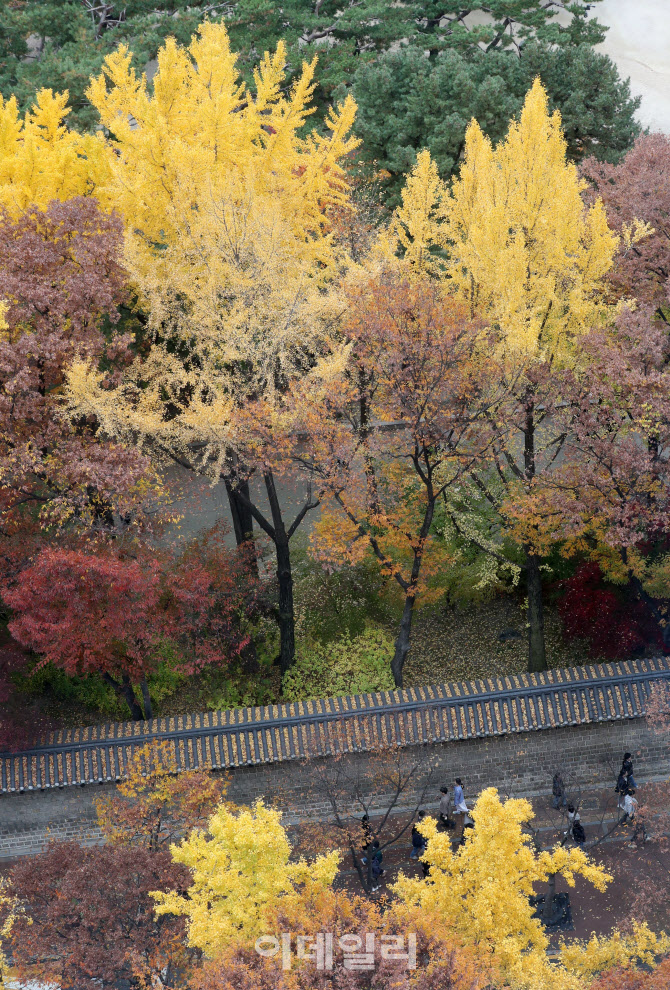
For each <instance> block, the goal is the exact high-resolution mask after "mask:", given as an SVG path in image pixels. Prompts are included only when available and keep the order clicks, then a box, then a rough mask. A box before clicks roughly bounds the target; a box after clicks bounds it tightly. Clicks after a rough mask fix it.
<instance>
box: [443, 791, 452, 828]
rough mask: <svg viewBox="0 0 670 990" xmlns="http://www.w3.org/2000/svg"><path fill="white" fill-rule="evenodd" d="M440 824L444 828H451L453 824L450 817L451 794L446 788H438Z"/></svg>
mask: <svg viewBox="0 0 670 990" xmlns="http://www.w3.org/2000/svg"><path fill="white" fill-rule="evenodd" d="M440 794H441V795H442V797H441V798H440V822H441V823H442V825H443V826H444V827H445V828H453V827H454V822H453V820H452V817H451V809H452V803H451V794H450V793H449V788H448V787H440Z"/></svg>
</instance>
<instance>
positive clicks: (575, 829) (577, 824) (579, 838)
mask: <svg viewBox="0 0 670 990" xmlns="http://www.w3.org/2000/svg"><path fill="white" fill-rule="evenodd" d="M572 838H573V840H574V841H575V842H576V843H577V845H578V846H581V845H583V844H584V843H585V842H586V832H585V831H584V826H583V825H582V823H581V821H580V820H579V814H578V815H577V817H576V819H575V821H574V822H573V824H572Z"/></svg>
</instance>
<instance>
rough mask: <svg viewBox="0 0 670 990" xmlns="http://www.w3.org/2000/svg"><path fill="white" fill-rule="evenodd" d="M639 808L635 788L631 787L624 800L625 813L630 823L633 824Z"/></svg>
mask: <svg viewBox="0 0 670 990" xmlns="http://www.w3.org/2000/svg"><path fill="white" fill-rule="evenodd" d="M637 807H638V805H637V801H636V799H635V790H634V788H632V787H629V788H628V790H627V791H626V793H625V795H624V799H623V811H624V812H625V814H626V817H627V818H628V821H629V822H632V821H633V819H634V818H635V812H636V811H637Z"/></svg>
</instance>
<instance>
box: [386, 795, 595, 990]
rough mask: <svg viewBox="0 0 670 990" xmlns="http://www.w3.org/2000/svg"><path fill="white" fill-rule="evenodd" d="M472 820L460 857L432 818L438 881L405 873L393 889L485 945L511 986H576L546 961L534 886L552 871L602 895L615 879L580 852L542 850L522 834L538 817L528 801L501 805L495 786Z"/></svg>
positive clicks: (431, 852)
mask: <svg viewBox="0 0 670 990" xmlns="http://www.w3.org/2000/svg"><path fill="white" fill-rule="evenodd" d="M472 816H473V818H474V821H475V828H474V829H472V830H471V833H470V834H469V835H468V837H467V840H466V843H465V846H463V847H460V848H459V849H458V850H457V851H456V852H455V853H454V852H453V851H452V848H451V837H450V836H449V834H448V833H445V832H438V831H437V823H436V822H435V820H434V819H427V820H426V821H425V822H424V823H423V824H422V826H421V831H422V832H423V834H424V835H425V836H426V837H427V838H428V840H429V842H428V848H427V851H426V852H425V853H424V856H423V859H424V860H425V861H426V862H427V863H429V864H430V867H431V871H430V878H431V881H432V883H428V884H427V883H425V882H424V881H423V879H418V878H417V879H409V878H408V877H405V876H403V875H401V876H400V877H399V879H398V882H397V883H396V884H395V886H394V888H393V889H394V890H395V892H396V893H397V894H398V896H399V897H400V899H401V900H402V901H403V902H404V903H405V904H406V905H408V907H409V908H410V909H412V908H414V909H415V908H419V909H420V910H421V912H423V913H433V914H435V915H437V916H438V917H440V918H442V919H443V920H444V921H445V922H448V923H449V924H451V925H452V926H453V928H454V930H455V932H456V933H457V934H459V935H461V936H462V937H463V938H464V939H465V940H466V941H467V942H471V943H474V944H475V945H478V946H482V947H485V946H487V947H488V948H489V950H490V952H491V953H492V955H493V957H494V959H495V961H496V963H497V965H499V966H500V967H501V971H502V973H503V974H504V976H505V978H506V979H507V980H508V981H509V984H510V985H511V986H514V987H519V988H521V987H527V988H528V990H545V988H546V990H553V988H558V987H566V988H568V987H572V986H573V985H574V986H575V987H576V985H577V984H573V983H572V982H571V978H569V977H568V975H567V974H565V980H564V981H563V982H562V983H561V982H560V979H561V978H562V977H560V978H559V973H558V972H557V971H556V970H555V969H553V968H552V967H551V966H550V965H549V964H548V962H547V959H546V950H547V946H548V944H549V942H548V939H547V936H546V935H545V932H544V929H543V926H542V924H541V922H540V921H538V920H537V919H536V918H533V908H532V907H531V906H530V903H529V900H528V898H529V897H530V896H531V894H533V893H534V885H535V884H536V883H538V882H540V881H545V880H547V879H548V877H549V875H550V874H552V873H560V874H561V875H562V876H563V877H564V878H565V880H566V881H567V883H568V884H569V885H570V886H574V882H575V880H574V878H575V876H576V875H578V874H579V875H581V876H584V877H586V879H587V880H589V881H590V882H591V883H593V884H594V885H595V886H596V887H597V888H598V889H599V890H603V889H604V888H605V885H606V884H607V883H608V882H609V880H610V879H611V878H610V876H609V875H608V874H607V873H606V872H605V870H603V869H602V867H600V866H597V865H595V864H593V863H591V862H590V861H589V859H588V857H587V856H586V855H585V853H584V852H583V851H582V850H581V849H577V848H572V849H566V848H562V847H559V848H557V849H555V850H553V851H552V852H548V851H543V852H541V853H539V854H538V853H536V852H535V850H534V848H533V844H532V840H531V837H530V836H529V835H528V834H525V833H524V832H523V826H524V824H525V823H526V822H528V821H530V819H531V818H532V817H533V809H532V806H531V805H530V803H529V802H528V801H525V800H518V799H513V800H508V801H505V802H502V801H501V800H500V798H499V797H498V792H497V791H496V790H495V788H492V787H490V788H488V789H486V790H484V791H483V792H482V793H481V794H480V796H479V798H478V800H477V803H476V804H475V806H474V809H473V811H472Z"/></svg>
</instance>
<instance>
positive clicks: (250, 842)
mask: <svg viewBox="0 0 670 990" xmlns="http://www.w3.org/2000/svg"><path fill="white" fill-rule="evenodd" d="M170 848H171V852H172V857H173V859H174V860H175V862H177V863H184V864H185V865H186V866H188V867H189V868H190V870H191V872H192V874H193V885H192V886H191V887H190V888H189V889H188V891H187V894H186V896H185V897H182V896H181V895H180V894H178V893H177V892H175V891H173V892H171V893H169V894H163V893H160V892H157V893H155V894H153V895H152V896H153V897H154V898H155V899H156V901H157V904H158V907H157V908H156V910H157V913H158V914H178V915H185V916H186V918H187V924H188V939H189V944H190V945H192V946H194V947H195V948H198V949H202V951H203V952H205V953H206V954H207V955H208V956H210V957H216V955H217V954H220V953H221V952H223V951H224V950H225V948H226V947H227V946H229V945H230V944H231V943H235V942H241V943H244V944H253V942H254V940H255V939H256V938H257V936H258V935H261V934H263V932H264V931H265V930H266V926H267V923H268V918H269V914H268V913H269V912H270V913H271V912H272V911H273V910H274V909H276V908H277V907H278V906H279V904H280V902H281V903H285V902H286V901H287V900H288V901H289V902H292V901H293V900H295V899H297V898H299V897H300V896H301V889H302V888H305V889H306V890H307V891H310V890H316V889H318V888H323V887H329V886H330V885H331V884H332V882H333V879H334V877H335V874H336V872H337V865H338V862H339V853H337V852H331V853H329V854H328V855H327V856H318V857H317V858H316V860H315V861H314V863H312V864H308V863H307V862H305V860H302V859H301V860H299V861H297V862H289V857H290V855H291V846H290V844H289V841H288V838H287V836H286V832H285V831H284V828H283V827H282V824H281V815H280V813H279V812H278V811H276V810H274V809H273V808H266V807H265V806H264V804H263V803H262V802H261V801H258V802H257V803H256V804H255V805H254V807H253V809H243V810H241V811H239V813H237V814H234V813H233V812H231V811H230V810H229V809H228V808H226V807H225V805H221V806H220V807H219V808H218V810H217V811H216V812H215V813H214V815H212V817H211V818H210V820H209V823H208V825H207V832H206V833H205V832H200V831H194V832H193V833H192V834H191V836H190V837H189V838H188V839H186V840H184V841H183V842H182V843H181V844H180V845H175V846H171V847H170Z"/></svg>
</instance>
